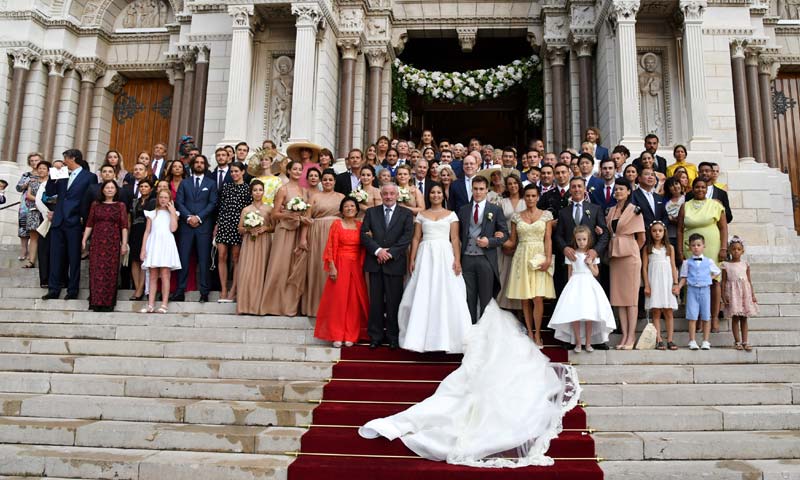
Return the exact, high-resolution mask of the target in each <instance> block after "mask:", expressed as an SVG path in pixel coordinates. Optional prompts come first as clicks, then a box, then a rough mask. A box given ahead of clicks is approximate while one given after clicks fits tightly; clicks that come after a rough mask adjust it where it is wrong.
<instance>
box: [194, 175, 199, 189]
mask: <svg viewBox="0 0 800 480" xmlns="http://www.w3.org/2000/svg"><path fill="white" fill-rule="evenodd" d="M194 188H196V189H197V190H200V177H194Z"/></svg>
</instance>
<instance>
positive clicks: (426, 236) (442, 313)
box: [397, 212, 472, 353]
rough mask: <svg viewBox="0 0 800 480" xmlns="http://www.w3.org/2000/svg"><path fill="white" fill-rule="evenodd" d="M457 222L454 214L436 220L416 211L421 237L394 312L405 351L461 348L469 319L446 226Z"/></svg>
mask: <svg viewBox="0 0 800 480" xmlns="http://www.w3.org/2000/svg"><path fill="white" fill-rule="evenodd" d="M457 221H458V217H457V216H456V214H455V213H454V212H450V215H448V216H446V217H444V218H442V219H439V220H431V219H429V218H426V217H424V216H423V215H422V214H417V218H416V220H415V222H416V223H419V224H420V225H422V241H421V242H420V244H419V248H418V249H417V258H416V259H415V261H414V264H415V268H414V272H413V273H412V274H411V278H410V279H409V281H408V284H407V285H406V288H405V290H404V291H403V299H402V300H401V301H400V309H399V310H398V313H397V323H398V325H399V327H400V339H399V340H400V347H402V348H404V349H406V350H412V351H415V352H434V351H444V352H450V353H461V352H463V343H464V336H465V335H466V333H467V330H468V329H469V327H471V326H472V322H471V321H470V316H469V309H468V308H467V287H466V285H465V284H464V277H462V276H461V275H456V274H455V272H454V271H453V261H454V260H455V257H454V256H453V245H452V244H451V243H450V225H451V224H452V223H453V222H457Z"/></svg>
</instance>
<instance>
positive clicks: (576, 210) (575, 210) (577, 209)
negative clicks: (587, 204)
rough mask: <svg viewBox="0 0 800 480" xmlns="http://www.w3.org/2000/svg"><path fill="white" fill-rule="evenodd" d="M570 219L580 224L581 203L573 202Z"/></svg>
mask: <svg viewBox="0 0 800 480" xmlns="http://www.w3.org/2000/svg"><path fill="white" fill-rule="evenodd" d="M572 219H573V220H575V225H580V224H581V204H580V203H574V204H573V206H572Z"/></svg>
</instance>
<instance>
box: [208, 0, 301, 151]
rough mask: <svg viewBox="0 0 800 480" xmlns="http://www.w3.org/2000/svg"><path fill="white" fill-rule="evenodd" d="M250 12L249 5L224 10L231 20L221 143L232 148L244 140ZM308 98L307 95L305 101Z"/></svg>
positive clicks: (249, 69)
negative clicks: (228, 68) (229, 56)
mask: <svg viewBox="0 0 800 480" xmlns="http://www.w3.org/2000/svg"><path fill="white" fill-rule="evenodd" d="M253 12H254V7H253V5H236V6H230V7H228V14H229V15H230V16H231V17H233V40H232V42H231V68H230V76H229V77H228V102H227V109H226V111H225V112H226V114H225V136H224V138H223V140H222V142H223V143H228V144H232V145H235V144H236V143H238V142H242V141H244V140H245V137H247V117H248V112H249V111H250V80H251V78H250V77H251V76H252V73H253V32H252V31H251V29H250V20H251V17H252V16H253ZM311 98H312V96H311V95H309V96H308V97H306V100H310V99H311Z"/></svg>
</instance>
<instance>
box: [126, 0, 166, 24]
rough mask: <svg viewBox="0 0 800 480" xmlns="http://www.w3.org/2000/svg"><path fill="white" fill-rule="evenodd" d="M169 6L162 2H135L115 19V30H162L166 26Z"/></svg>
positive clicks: (151, 0)
mask: <svg viewBox="0 0 800 480" xmlns="http://www.w3.org/2000/svg"><path fill="white" fill-rule="evenodd" d="M168 17H169V6H168V5H167V4H166V2H164V1H163V0H135V1H134V2H132V3H130V4H129V5H128V6H127V7H125V8H124V9H123V10H122V13H120V16H119V18H117V21H116V25H115V27H116V28H117V29H120V28H123V29H140V28H162V27H164V26H165V25H166V24H167V21H168Z"/></svg>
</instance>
